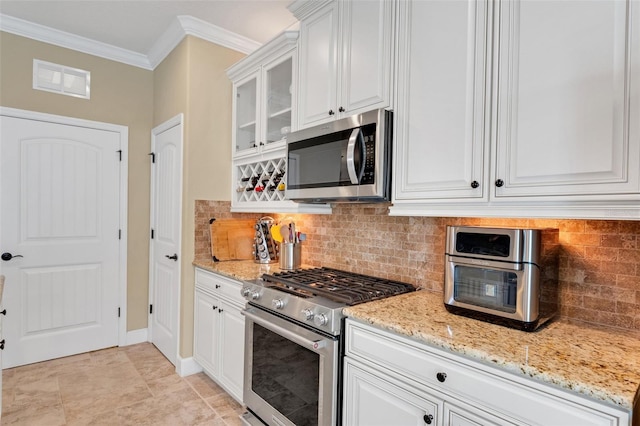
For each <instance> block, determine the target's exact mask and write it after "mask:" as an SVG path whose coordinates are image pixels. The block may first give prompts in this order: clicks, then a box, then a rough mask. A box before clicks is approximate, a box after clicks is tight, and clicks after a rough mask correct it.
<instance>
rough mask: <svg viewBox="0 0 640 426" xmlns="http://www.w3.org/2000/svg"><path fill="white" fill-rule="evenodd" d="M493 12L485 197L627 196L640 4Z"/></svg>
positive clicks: (638, 141) (634, 133)
mask: <svg viewBox="0 0 640 426" xmlns="http://www.w3.org/2000/svg"><path fill="white" fill-rule="evenodd" d="M496 7H497V9H496V16H498V17H499V20H498V22H499V25H498V27H497V31H498V32H499V34H500V38H499V45H498V49H499V52H501V54H500V55H498V56H497V57H496V61H497V63H496V73H495V80H494V81H495V84H496V87H497V96H496V102H495V111H496V119H497V123H496V140H495V143H496V157H497V159H496V168H495V176H494V178H495V179H493V180H494V181H495V182H496V183H495V185H496V189H495V195H496V196H497V197H505V196H530V195H540V196H563V195H591V194H607V195H611V194H633V193H636V194H637V193H638V192H639V173H640V154H639V153H640V151H639V147H640V132H639V127H638V126H639V125H640V109H639V108H638V105H639V103H640V67H639V65H640V63H639V62H638V61H639V59H640V43H638V37H639V36H640V20H639V19H638V13H640V3H638V2H637V1H631V2H629V3H628V2H625V1H610V0H597V1H561V0H558V1H551V2H549V1H542V2H541V1H521V2H500V3H496ZM627 11H629V12H630V13H629V14H628V13H627ZM499 180H502V181H503V183H504V184H503V185H502V186H499ZM636 199H637V198H636Z"/></svg>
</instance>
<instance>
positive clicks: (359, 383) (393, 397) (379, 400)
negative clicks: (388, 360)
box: [343, 358, 442, 426]
mask: <svg viewBox="0 0 640 426" xmlns="http://www.w3.org/2000/svg"><path fill="white" fill-rule="evenodd" d="M344 368H345V371H344V403H343V404H344V405H343V409H344V413H343V415H344V419H343V420H344V424H345V425H352V426H390V425H393V426H424V425H427V424H432V425H440V424H442V423H441V422H440V421H439V419H438V416H439V414H438V413H439V412H441V410H442V401H441V400H438V399H435V398H434V401H428V400H426V399H424V398H422V397H420V396H418V395H416V394H415V393H413V392H411V391H409V390H407V389H405V388H403V387H401V386H399V385H398V384H397V383H392V382H391V380H390V379H389V378H387V376H381V375H380V374H379V372H373V371H371V370H370V369H369V368H368V367H364V366H362V365H361V364H359V363H357V362H356V361H353V360H351V359H349V358H345V360H344Z"/></svg>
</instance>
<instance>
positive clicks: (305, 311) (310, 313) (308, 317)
mask: <svg viewBox="0 0 640 426" xmlns="http://www.w3.org/2000/svg"><path fill="white" fill-rule="evenodd" d="M302 316H303V317H304V319H306V320H307V321H311V320H312V319H313V311H312V310H311V309H309V308H307V309H303V310H302Z"/></svg>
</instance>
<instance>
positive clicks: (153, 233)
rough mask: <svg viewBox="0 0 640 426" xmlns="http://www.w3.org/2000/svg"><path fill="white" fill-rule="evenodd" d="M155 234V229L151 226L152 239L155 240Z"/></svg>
mask: <svg viewBox="0 0 640 426" xmlns="http://www.w3.org/2000/svg"><path fill="white" fill-rule="evenodd" d="M154 235H155V232H154V231H153V228H151V239H152V240H153V237H154Z"/></svg>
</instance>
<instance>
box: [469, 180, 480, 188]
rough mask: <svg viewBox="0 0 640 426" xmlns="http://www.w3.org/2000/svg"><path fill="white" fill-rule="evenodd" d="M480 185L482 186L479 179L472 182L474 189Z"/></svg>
mask: <svg viewBox="0 0 640 426" xmlns="http://www.w3.org/2000/svg"><path fill="white" fill-rule="evenodd" d="M479 186H480V184H479V183H478V181H477V180H474V181H473V182H471V187H472V188H473V189H476V188H477V187H479Z"/></svg>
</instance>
